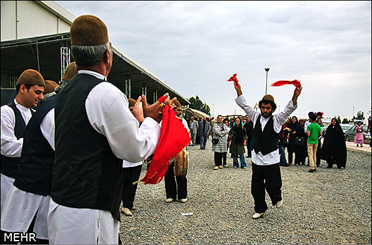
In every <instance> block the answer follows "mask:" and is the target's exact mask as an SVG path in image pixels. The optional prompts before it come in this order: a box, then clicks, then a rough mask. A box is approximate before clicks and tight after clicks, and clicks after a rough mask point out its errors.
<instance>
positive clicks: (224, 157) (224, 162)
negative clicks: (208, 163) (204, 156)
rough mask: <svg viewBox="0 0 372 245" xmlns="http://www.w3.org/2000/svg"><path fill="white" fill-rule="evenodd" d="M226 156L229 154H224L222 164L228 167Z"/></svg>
mask: <svg viewBox="0 0 372 245" xmlns="http://www.w3.org/2000/svg"><path fill="white" fill-rule="evenodd" d="M226 156H227V152H224V153H222V163H223V165H227V162H226Z"/></svg>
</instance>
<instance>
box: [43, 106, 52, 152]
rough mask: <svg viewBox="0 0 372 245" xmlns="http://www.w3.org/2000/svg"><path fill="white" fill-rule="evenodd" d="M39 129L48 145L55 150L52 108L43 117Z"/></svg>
mask: <svg viewBox="0 0 372 245" xmlns="http://www.w3.org/2000/svg"><path fill="white" fill-rule="evenodd" d="M40 130H41V133H42V134H43V136H44V138H45V139H46V140H47V141H48V143H49V145H50V147H52V149H53V150H55V145H54V138H55V137H54V136H55V135H54V133H55V124H54V108H53V109H51V110H50V111H49V112H48V113H47V114H46V115H45V117H44V118H43V120H42V121H41V124H40Z"/></svg>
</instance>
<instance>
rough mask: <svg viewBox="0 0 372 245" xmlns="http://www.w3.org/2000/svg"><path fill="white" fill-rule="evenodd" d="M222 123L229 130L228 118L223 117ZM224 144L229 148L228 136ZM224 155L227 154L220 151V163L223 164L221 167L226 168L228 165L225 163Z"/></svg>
mask: <svg viewBox="0 0 372 245" xmlns="http://www.w3.org/2000/svg"><path fill="white" fill-rule="evenodd" d="M223 124H225V126H226V127H228V128H229V130H230V123H229V119H228V118H225V119H223ZM226 145H227V148H229V139H228V138H227V141H226ZM226 156H227V152H223V153H222V164H223V167H224V168H228V167H229V166H228V165H227V161H226Z"/></svg>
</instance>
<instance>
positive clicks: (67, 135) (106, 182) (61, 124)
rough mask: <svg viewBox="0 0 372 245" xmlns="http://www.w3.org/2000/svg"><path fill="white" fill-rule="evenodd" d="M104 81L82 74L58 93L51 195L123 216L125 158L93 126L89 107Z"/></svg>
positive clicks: (59, 200)
mask: <svg viewBox="0 0 372 245" xmlns="http://www.w3.org/2000/svg"><path fill="white" fill-rule="evenodd" d="M101 82H105V81H103V80H100V79H98V78H95V77H93V76H91V75H87V74H78V75H76V76H75V77H74V78H73V79H71V81H70V82H69V83H68V84H67V85H66V86H65V87H64V88H63V89H62V90H61V91H60V92H59V94H58V97H57V99H56V105H55V130H56V131H55V144H56V145H55V149H56V152H55V161H54V166H53V173H52V191H51V197H52V199H53V201H54V202H56V203H58V204H60V205H64V206H67V207H72V208H91V209H100V210H108V211H110V212H111V213H112V215H113V217H115V218H117V219H118V220H120V213H119V206H120V202H121V195H122V194H121V193H122V186H123V185H122V180H123V178H122V176H123V175H122V174H121V173H122V171H121V169H122V160H121V159H118V158H117V157H116V156H115V155H114V154H113V152H112V150H111V148H110V145H109V143H108V142H107V139H106V137H105V136H104V135H102V134H99V133H98V132H97V131H96V130H95V129H94V128H93V127H92V126H91V124H90V122H89V120H88V117H87V112H86V110H85V101H86V99H87V96H88V94H89V92H90V91H91V90H92V89H93V88H94V87H95V86H96V85H98V84H99V83H101Z"/></svg>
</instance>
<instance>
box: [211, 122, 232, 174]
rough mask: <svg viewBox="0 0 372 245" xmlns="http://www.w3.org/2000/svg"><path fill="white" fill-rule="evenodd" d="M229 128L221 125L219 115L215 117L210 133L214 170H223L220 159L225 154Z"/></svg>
mask: <svg viewBox="0 0 372 245" xmlns="http://www.w3.org/2000/svg"><path fill="white" fill-rule="evenodd" d="M229 131H230V128H229V127H228V126H226V125H225V124H223V118H222V116H221V115H218V116H217V122H216V123H215V124H214V125H213V131H212V151H213V152H214V164H215V166H214V168H213V169H214V170H218V169H220V168H223V165H222V158H223V156H224V153H226V152H227V137H228V134H229Z"/></svg>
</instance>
